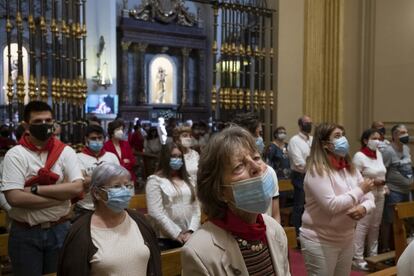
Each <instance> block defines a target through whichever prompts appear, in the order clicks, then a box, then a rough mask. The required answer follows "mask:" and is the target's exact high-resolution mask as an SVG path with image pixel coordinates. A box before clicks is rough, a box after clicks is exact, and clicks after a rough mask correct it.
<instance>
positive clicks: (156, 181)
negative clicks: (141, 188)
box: [146, 143, 201, 250]
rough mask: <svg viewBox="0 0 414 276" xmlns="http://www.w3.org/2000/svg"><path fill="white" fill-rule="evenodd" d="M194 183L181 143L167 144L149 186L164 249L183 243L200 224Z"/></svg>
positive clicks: (151, 207)
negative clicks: (188, 170) (186, 167)
mask: <svg viewBox="0 0 414 276" xmlns="http://www.w3.org/2000/svg"><path fill="white" fill-rule="evenodd" d="M194 185H195V183H194V182H191V181H190V179H189V176H188V173H187V170H186V169H185V162H184V160H183V152H182V151H181V150H180V149H179V148H178V145H177V144H175V143H167V144H166V145H163V147H162V149H161V153H160V161H159V164H158V169H157V172H156V173H155V174H153V175H151V176H149V177H148V181H147V185H146V196H147V203H148V215H149V216H150V218H151V219H152V220H153V222H154V223H155V226H156V229H157V230H158V235H159V239H158V241H159V245H160V248H161V250H166V249H171V248H175V247H179V246H182V245H183V244H184V243H186V242H187V241H188V239H189V238H190V236H191V234H192V233H193V232H194V231H195V230H197V229H198V227H200V215H201V212H200V207H199V204H198V202H197V200H196V196H195V188H194Z"/></svg>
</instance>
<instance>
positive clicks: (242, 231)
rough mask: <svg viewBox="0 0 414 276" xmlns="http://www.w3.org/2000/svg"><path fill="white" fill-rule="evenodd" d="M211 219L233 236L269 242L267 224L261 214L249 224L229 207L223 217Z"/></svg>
mask: <svg viewBox="0 0 414 276" xmlns="http://www.w3.org/2000/svg"><path fill="white" fill-rule="evenodd" d="M210 221H211V222H212V223H214V224H215V225H217V226H218V227H220V228H222V229H223V230H226V231H227V232H230V233H231V234H232V235H233V236H236V237H238V238H242V239H244V240H246V241H261V242H263V243H264V244H267V239H266V225H265V224H264V221H263V217H262V215H261V214H258V215H257V220H256V223H253V224H248V223H246V222H245V221H243V220H242V219H241V218H239V217H238V216H236V215H235V214H234V213H233V212H232V211H231V210H230V209H229V208H227V211H226V215H225V216H224V218H223V219H211V220H210Z"/></svg>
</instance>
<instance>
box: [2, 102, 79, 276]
mask: <svg viewBox="0 0 414 276" xmlns="http://www.w3.org/2000/svg"><path fill="white" fill-rule="evenodd" d="M23 119H24V122H23V123H24V125H25V128H26V133H25V134H24V136H23V137H22V138H21V139H20V142H19V145H17V146H15V147H13V148H12V149H10V150H9V151H8V152H7V154H6V156H5V158H4V167H3V182H2V184H1V191H2V192H3V193H4V194H5V196H6V199H7V201H8V203H9V204H10V206H11V210H10V212H9V216H10V218H11V219H12V226H11V229H10V237H9V255H10V258H11V261H12V266H13V274H14V275H43V274H49V273H53V272H55V271H56V269H57V260H58V252H59V249H60V248H61V247H62V244H63V241H64V239H65V236H66V233H67V231H68V229H69V226H70V224H69V222H68V221H67V219H66V216H67V215H68V213H69V210H70V205H71V203H70V199H72V198H74V197H76V196H78V195H79V194H81V193H82V192H83V177H82V173H81V170H80V169H79V166H78V162H77V158H76V153H75V151H74V150H73V149H72V148H71V147H69V146H66V145H64V144H63V143H62V142H60V141H59V140H58V139H56V138H55V137H53V117H52V109H51V108H50V106H49V105H48V104H47V103H44V102H41V101H32V102H30V103H29V104H28V105H27V106H26V107H25V110H24V118H23Z"/></svg>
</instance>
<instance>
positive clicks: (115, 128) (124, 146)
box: [104, 119, 136, 182]
mask: <svg viewBox="0 0 414 276" xmlns="http://www.w3.org/2000/svg"><path fill="white" fill-rule="evenodd" d="M124 130H125V124H124V122H123V121H122V120H120V119H117V120H115V121H112V122H110V123H109V125H108V135H109V138H110V139H109V140H108V141H106V142H105V144H104V149H105V150H106V151H109V152H112V153H113V154H115V155H116V156H117V157H118V160H119V163H120V164H121V166H122V167H124V168H125V169H127V170H128V171H129V173H130V174H131V179H132V181H134V182H135V179H136V175H135V172H134V166H135V162H136V161H135V156H134V153H133V152H132V149H131V146H130V145H129V143H128V141H125V140H124Z"/></svg>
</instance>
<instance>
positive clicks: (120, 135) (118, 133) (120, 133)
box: [114, 129, 124, 140]
mask: <svg viewBox="0 0 414 276" xmlns="http://www.w3.org/2000/svg"><path fill="white" fill-rule="evenodd" d="M114 137H115V138H117V139H118V140H122V139H123V138H124V132H123V131H122V129H118V130H115V132H114Z"/></svg>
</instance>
